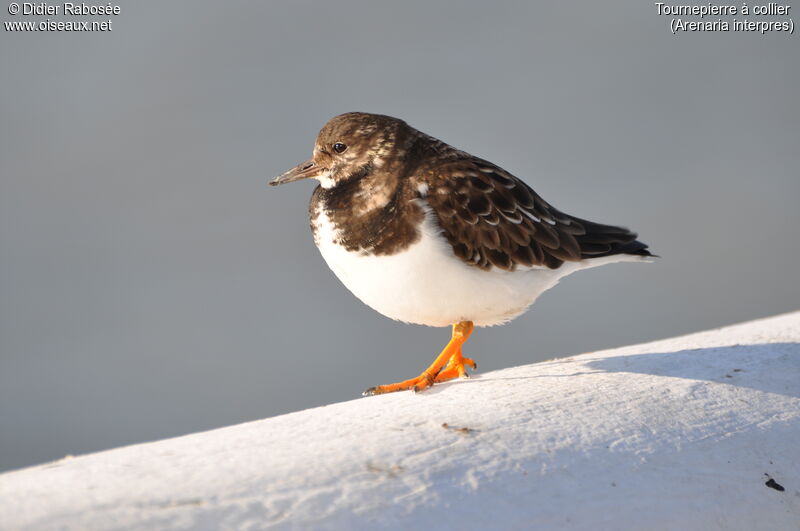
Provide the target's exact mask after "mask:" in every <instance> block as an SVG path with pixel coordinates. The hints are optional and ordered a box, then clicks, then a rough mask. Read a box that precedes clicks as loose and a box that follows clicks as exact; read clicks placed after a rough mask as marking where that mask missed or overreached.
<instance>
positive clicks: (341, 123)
mask: <svg viewBox="0 0 800 531" xmlns="http://www.w3.org/2000/svg"><path fill="white" fill-rule="evenodd" d="M411 131H413V130H412V129H411V128H410V127H408V125H407V124H406V123H405V122H404V121H402V120H398V119H397V118H392V117H391V116H383V115H380V114H368V113H363V112H350V113H347V114H341V115H339V116H336V117H335V118H332V119H331V120H330V121H329V122H328V123H326V124H325V126H324V127H323V128H322V130H321V131H320V132H319V135H317V141H316V143H315V144H314V153H313V155H312V156H311V158H310V159H308V160H307V161H305V162H303V163H300V164H298V165H297V166H295V167H294V168H292V169H290V170H289V171H287V172H285V173H283V174H282V175H279V176H278V177H276V178H275V179H273V180H271V181H270V183H269V184H271V185H273V186H276V185H279V184H284V183H289V182H292V181H298V180H300V179H317V180H318V181H319V182H320V185H321V186H322V187H323V188H333V187H335V186H336V185H337V184H339V183H342V182H345V181H348V180H350V179H351V178H354V177H358V176H364V175H367V174H369V173H371V172H372V171H373V170H375V169H379V168H382V167H384V166H386V165H387V164H389V163H390V162H391V161H392V160H398V159H402V158H403V156H404V154H405V151H406V149H407V147H408V144H409V139H410V137H411V136H412V135H410V134H409V133H410V132H411Z"/></svg>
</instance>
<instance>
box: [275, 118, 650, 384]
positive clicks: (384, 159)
mask: <svg viewBox="0 0 800 531" xmlns="http://www.w3.org/2000/svg"><path fill="white" fill-rule="evenodd" d="M308 178H313V179H317V180H318V181H319V186H317V187H316V188H315V189H314V193H313V194H312V196H311V204H310V205H309V218H310V221H311V231H312V232H313V234H314V242H315V243H316V245H317V247H318V248H319V250H320V252H321V253H322V257H323V258H324V259H325V261H326V262H327V263H328V267H330V268H331V270H333V272H334V273H335V274H336V276H337V277H339V280H341V281H342V283H343V284H344V285H345V286H347V288H348V289H349V290H350V291H352V292H353V294H354V295H355V296H356V297H358V298H359V299H361V300H362V301H363V302H364V303H365V304H367V305H368V306H370V307H372V308H373V309H375V310H376V311H378V312H380V313H382V314H383V315H385V316H387V317H391V318H392V319H396V320H398V321H404V322H407V323H416V324H423V325H428V326H452V327H453V330H452V337H451V339H450V342H449V343H448V344H447V346H446V347H445V348H444V350H442V352H441V354H439V356H438V357H437V358H436V360H435V361H434V362H433V363H432V364H431V366H430V367H428V368H427V369H425V370H424V371H423V372H422V374H420V375H419V376H418V377H416V378H412V379H410V380H405V381H402V382H398V383H394V384H390V385H379V386H377V387H371V388H370V389H367V390H366V391H365V392H364V394H365V395H372V394H382V393H389V392H392V391H400V390H403V389H413V390H414V391H421V390H423V389H425V388H427V387H430V386H431V385H433V384H434V383H436V382H442V381H445V380H449V379H452V378H455V377H458V376H460V377H465V376H467V372H466V369H465V366H467V365H468V366H471V367H472V368H473V369H474V368H476V364H475V362H474V361H473V360H471V359H469V358H466V357H464V356H463V355H462V353H461V346H462V345H463V344H464V342H465V341H466V340H467V339H468V338H469V336H470V334H471V333H472V330H473V327H474V326H493V325H499V324H503V323H506V322H508V321H510V320H511V319H514V318H515V317H517V316H518V315H520V314H522V313H523V312H525V310H527V309H528V307H529V306H530V305H531V304H532V303H533V302H534V301H535V300H536V298H537V297H539V295H541V294H542V293H543V292H544V291H545V290H547V289H550V288H552V287H553V286H554V285H555V284H556V283H557V282H558V281H559V280H560V279H561V278H562V277H565V276H566V275H569V274H570V273H574V272H575V271H578V270H580V269H587V268H589V267H594V266H599V265H603V264H609V263H612V262H621V261H637V260H643V259H646V258H647V257H650V256H653V255H651V254H650V252H649V251H648V250H647V245H646V244H644V243H642V242H640V241H638V240H637V239H636V234H635V233H633V232H631V231H629V230H628V229H625V228H622V227H615V226H611V225H602V224H599V223H594V222H592V221H587V220H584V219H580V218H576V217H573V216H570V215H568V214H565V213H563V212H561V211H560V210H558V209H556V208H554V207H552V206H551V205H550V204H549V203H548V202H547V201H545V200H544V199H542V198H541V197H540V196H539V195H538V194H537V193H536V192H534V191H533V190H532V189H531V188H530V187H529V186H528V185H527V184H525V183H524V182H522V181H521V180H520V179H518V178H517V177H515V176H513V175H511V174H510V173H508V172H507V171H505V170H504V169H502V168H500V167H499V166H497V165H495V164H492V163H491V162H489V161H486V160H483V159H480V158H478V157H475V156H473V155H470V154H469V153H465V152H464V151H460V150H458V149H456V148H454V147H452V146H449V145H448V144H445V143H444V142H442V141H441V140H437V139H436V138H433V137H431V136H428V135H426V134H424V133H422V132H420V131H417V130H416V129H414V128H413V127H411V126H409V125H408V124H406V123H405V122H404V121H402V120H399V119H397V118H392V117H390V116H383V115H378V114H367V113H362V112H352V113H347V114H342V115H340V116H337V117H335V118H333V119H331V120H330V121H329V122H328V123H327V124H325V126H324V127H323V128H322V130H321V131H320V132H319V135H318V136H317V141H316V143H315V145H314V152H313V155H312V156H311V158H310V159H309V160H307V161H305V162H303V163H301V164H299V165H297V166H295V167H294V168H292V169H291V170H289V171H287V172H286V173H284V174H282V175H280V176H279V177H276V178H275V179H273V180H272V181H270V184H271V185H278V184H283V183H288V182H292V181H297V180H300V179H308Z"/></svg>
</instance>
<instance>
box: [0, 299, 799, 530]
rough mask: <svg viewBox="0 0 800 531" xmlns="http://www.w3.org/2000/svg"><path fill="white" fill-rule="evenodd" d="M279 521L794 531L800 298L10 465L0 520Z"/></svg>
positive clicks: (13, 525)
mask: <svg viewBox="0 0 800 531" xmlns="http://www.w3.org/2000/svg"><path fill="white" fill-rule="evenodd" d="M484 355H485V354H484ZM770 479H772V480H773V481H774V483H772V482H770V483H771V484H772V485H773V487H778V486H782V487H783V488H784V490H783V491H780V490H778V489H777V488H773V487H769V486H767V485H766V483H767V482H768V481H769V480H770ZM270 526H276V527H293V528H294V527H306V528H315V529H363V528H397V529H409V528H423V529H427V528H452V529H471V528H528V529H530V528H535V529H556V528H558V529H800V312H795V313H791V314H787V315H782V316H778V317H773V318H769V319H763V320H759V321H753V322H750V323H745V324H741V325H737V326H732V327H728V328H723V329H720V330H714V331H709V332H702V333H698V334H693V335H689V336H685V337H679V338H673V339H668V340H663V341H657V342H653V343H647V344H643V345H635V346H630V347H625V348H620V349H615V350H608V351H602V352H595V353H590V354H584V355H581V356H574V357H571V358H565V359H559V360H554V361H549V362H544V363H537V364H533V365H527V366H523V367H515V368H512V369H506V370H501V371H496V372H491V373H488V374H483V375H480V376H478V377H476V378H473V379H471V380H464V381H456V382H452V383H447V384H443V385H438V386H436V387H434V388H433V389H432V390H430V391H427V392H424V393H421V394H418V395H414V394H412V393H400V394H392V395H383V396H377V397H369V398H363V399H358V400H353V401H350V402H344V403H340V404H333V405H329V406H325V407H320V408H316V409H309V410H306V411H300V412H297V413H292V414H288V415H283V416H279V417H274V418H270V419H266V420H262V421H258V422H250V423H247V424H241V425H238V426H232V427H228V428H222V429H218V430H214V431H209V432H205V433H197V434H193V435H187V436H185V437H179V438H175V439H169V440H164V441H158V442H153V443H148V444H138V445H135V446H129V447H125V448H118V449H115V450H109V451H105V452H100V453H97V454H92V455H86V456H82V457H74V458H65V459H62V460H60V461H56V462H53V463H48V464H44V465H40V466H36V467H32V468H28V469H23V470H18V471H13V472H8V473H5V474H2V475H0V528H1V529H55V528H58V529H185V528H197V529H259V528H264V527H270Z"/></svg>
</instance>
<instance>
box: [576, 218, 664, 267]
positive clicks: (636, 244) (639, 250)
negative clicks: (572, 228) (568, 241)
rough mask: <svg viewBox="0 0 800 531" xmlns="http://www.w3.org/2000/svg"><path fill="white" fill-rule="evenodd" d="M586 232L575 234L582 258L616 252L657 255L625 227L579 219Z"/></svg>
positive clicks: (610, 254)
mask: <svg viewBox="0 0 800 531" xmlns="http://www.w3.org/2000/svg"><path fill="white" fill-rule="evenodd" d="M579 221H580V223H581V224H582V225H583V227H584V229H585V230H586V232H585V233H584V234H580V235H575V240H577V242H578V245H579V246H580V250H581V258H599V257H601V256H612V255H615V254H631V255H638V256H652V257H657V255H654V254H653V253H651V252H650V251H649V250H648V245H647V244H646V243H644V242H640V241H639V240H637V239H636V237H637V236H638V235H637V234H636V233H635V232H632V231H630V230H628V229H626V228H625V227H616V226H614V225H603V224H601V223H594V222H593V221H585V220H579Z"/></svg>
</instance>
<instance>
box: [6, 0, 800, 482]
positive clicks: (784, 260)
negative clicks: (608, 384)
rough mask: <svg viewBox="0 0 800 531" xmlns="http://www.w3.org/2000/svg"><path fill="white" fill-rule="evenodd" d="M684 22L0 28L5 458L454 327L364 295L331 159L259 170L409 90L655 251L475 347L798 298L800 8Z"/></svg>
mask: <svg viewBox="0 0 800 531" xmlns="http://www.w3.org/2000/svg"><path fill="white" fill-rule="evenodd" d="M6 6H7V3H4V4H3V13H2V15H0V18H2V20H10V19H12V17H10V16H9V15H8V14H7V12H6ZM44 18H47V17H24V18H23V17H16V18H15V19H16V20H21V19H27V20H41V19H44ZM105 18H107V17H100V19H105ZM83 19H84V20H85V19H88V20H92V17H84V18H83ZM668 23H669V18H668V17H659V16H657V15H656V13H655V7H654V6H653V4H652V3H651V2H583V3H567V2H560V3H555V2H554V3H552V4H551V5H535V4H532V3H529V2H515V3H512V2H468V3H465V2H458V3H455V2H453V3H450V4H444V3H435V2H402V3H401V2H393V3H391V4H390V3H388V2H387V3H380V2H368V1H364V2H352V1H345V0H340V1H337V2H324V3H323V2H284V3H280V4H279V3H266V2H265V3H255V2H214V3H211V2H125V3H123V4H122V14H121V15H120V16H118V17H115V18H114V22H113V26H112V27H113V31H112V32H110V33H84V34H77V33H26V34H22V33H9V32H6V31H2V30H0V72H2V98H1V101H0V154H1V155H2V159H0V160H2V170H1V171H2V180H1V181H0V266H1V269H0V469H9V468H15V467H20V466H24V465H29V464H33V463H37V462H42V461H45V460H49V459H54V458H58V457H61V456H63V455H65V454H74V453H81V452H88V451H93V450H100V449H104V448H108V447H113V446H116V445H121V444H127V443H133V442H139V441H147V440H152V439H156V438H162V437H166V436H172V435H178V434H184V433H188V432H192V431H197V430H203V429H209V428H214V427H218V426H223V425H228V424H232V423H236V422H241V421H246V420H252V419H259V418H263V417H266V416H270V415H275V414H280V413H285V412H289V411H293V410H297V409H301V408H306V407H311V406H316V405H320V404H325V403H329V402H333V401H339V400H347V399H352V398H356V397H357V396H358V395H359V393H360V392H361V391H362V390H363V389H364V388H365V387H368V386H370V385H375V384H378V383H389V382H391V381H395V380H397V379H400V378H405V377H410V376H413V375H415V374H418V373H419V371H420V370H422V369H423V368H424V367H425V366H427V364H428V363H429V362H430V361H431V360H432V359H433V357H434V355H435V354H436V353H438V350H439V349H440V348H441V347H442V346H443V344H444V342H445V341H446V340H447V338H448V336H449V332H448V331H447V330H445V329H432V328H424V327H418V326H410V325H402V324H399V323H395V322H392V321H390V320H388V319H386V318H384V317H382V316H380V315H378V314H377V313H375V312H374V311H372V310H371V309H369V308H367V307H365V306H364V305H362V304H361V303H360V302H359V301H358V300H357V299H355V298H354V297H353V296H352V295H351V294H350V293H349V292H348V291H347V290H346V289H345V288H344V287H342V286H341V285H340V284H339V282H338V281H337V280H336V278H335V277H334V276H333V274H332V273H331V272H330V271H329V270H328V268H327V267H326V265H325V263H324V262H323V261H322V259H321V257H320V256H319V255H318V252H317V250H316V249H315V247H314V245H313V242H312V239H311V235H310V234H309V230H308V225H307V218H306V205H307V201H308V198H309V196H310V194H311V190H312V186H313V185H312V183H310V182H303V183H296V184H294V185H289V186H285V187H281V188H277V189H272V188H267V187H266V181H267V179H268V178H269V177H271V176H274V175H276V174H278V173H280V172H281V171H283V170H285V169H287V168H289V167H290V166H292V165H294V164H296V163H298V162H300V161H302V160H305V159H306V158H307V157H308V155H309V154H310V151H311V147H312V143H313V140H314V137H315V135H316V133H317V131H318V130H319V128H320V127H321V126H322V124H323V123H324V122H325V121H326V120H327V119H328V118H330V117H331V116H333V115H336V114H339V113H341V112H346V111H351V110H362V111H371V112H380V113H385V114H390V115H394V116H399V117H402V118H404V119H405V120H407V121H408V122H410V123H411V124H412V125H414V126H416V127H418V128H419V129H421V130H423V131H425V132H428V133H430V134H432V135H434V136H437V137H439V138H442V139H443V140H445V141H447V142H449V143H451V144H453V145H455V146H458V147H460V148H462V149H465V150H467V151H470V152H472V153H474V154H476V155H479V156H481V157H484V158H487V159H489V160H492V161H494V162H496V163H499V164H500V165H502V166H503V167H505V168H506V169H507V170H509V171H511V172H513V173H515V174H516V175H518V176H520V177H522V178H523V179H524V180H526V181H527V182H528V183H529V184H531V185H532V186H533V187H534V188H535V189H536V190H537V191H538V192H539V193H541V194H542V195H543V196H544V197H545V198H546V199H548V200H549V201H550V202H552V203H554V204H555V205H556V206H558V207H559V208H561V209H562V210H565V211H567V212H570V213H574V214H576V215H580V216H582V217H588V218H590V219H595V220H597V221H603V222H610V223H619V224H625V225H628V226H631V227H633V228H634V229H636V230H638V231H639V233H640V234H641V237H642V239H643V240H645V241H647V242H648V243H650V244H651V246H652V248H653V250H654V251H655V252H657V253H659V254H661V255H662V256H663V258H662V259H661V260H660V261H659V262H658V263H657V264H654V265H638V264H622V265H616V266H610V267H607V268H600V269H596V270H592V271H588V272H584V273H580V274H578V275H575V276H573V277H570V278H568V279H566V280H565V281H563V282H562V284H561V285H560V286H559V287H558V288H556V289H554V290H552V291H550V292H548V293H546V294H545V295H544V296H543V297H542V298H541V299H540V300H539V302H538V303H537V304H536V305H535V307H534V308H533V309H532V310H531V311H529V312H528V313H527V314H526V315H524V316H522V317H521V318H519V319H517V320H516V321H515V322H513V323H512V324H510V325H507V326H503V327H499V328H492V329H482V330H479V331H478V332H477V333H476V334H475V335H474V336H473V339H472V340H471V342H470V344H469V347H468V348H467V349H466V352H468V353H469V354H475V355H476V357H477V359H478V361H479V363H480V368H481V370H491V369H495V368H499V367H507V366H513V365H518V364H524V363H530V362H534V361H538V360H543V359H547V358H552V357H556V356H565V355H569V354H574V353H579V352H583V351H587V350H596V349H601V348H606V347H613V346H618V345H622V344H628V343H633V342H640V341H645V340H650V339H656V338H660V337H665V336H671V335H675V334H682V333H687V332H692V331H696V330H701V329H705V328H709V327H715V326H719V325H724V324H730V323H734V322H737V321H741V320H746V319H751V318H756V317H762V316H768V315H772V314H776V313H780V312H786V311H789V310H794V309H797V308H798V306H800V305H799V304H798V295H800V282H798V281H797V267H798V266H797V264H798V260H800V245H798V242H797V226H798V223H800V214H799V213H798V208H797V206H796V202H797V199H798V197H800V180H799V179H798V175H797V168H798V163H799V162H800V149H798V148H800V145H798V140H800V135H798V133H799V132H800V131H799V130H798V128H799V127H800V125H799V124H800V113H799V112H798V110H799V109H798V103H797V93H798V76H800V73H799V72H800V68H798V66H800V64H798V59H799V57H798V48H797V46H798V41H797V38H798V37H796V36H788V35H786V34H780V33H776V34H770V35H766V36H762V35H759V34H743V33H738V34H734V33H727V34H685V35H679V36H674V35H672V34H671V33H670V32H669V30H668Z"/></svg>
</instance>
